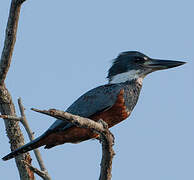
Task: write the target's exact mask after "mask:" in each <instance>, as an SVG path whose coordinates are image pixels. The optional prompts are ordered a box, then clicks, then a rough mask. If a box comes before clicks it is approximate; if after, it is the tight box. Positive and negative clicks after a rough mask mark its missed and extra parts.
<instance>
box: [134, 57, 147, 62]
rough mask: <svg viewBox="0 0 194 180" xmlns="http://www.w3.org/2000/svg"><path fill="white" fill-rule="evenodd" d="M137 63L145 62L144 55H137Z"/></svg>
mask: <svg viewBox="0 0 194 180" xmlns="http://www.w3.org/2000/svg"><path fill="white" fill-rule="evenodd" d="M134 62H135V63H140V64H141V63H144V62H145V59H144V58H142V57H135V60H134Z"/></svg>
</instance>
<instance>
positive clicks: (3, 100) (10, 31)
mask: <svg viewBox="0 0 194 180" xmlns="http://www.w3.org/2000/svg"><path fill="white" fill-rule="evenodd" d="M22 2H24V0H23V1H22V0H20V1H19V0H18V1H17V0H12V1H11V7H10V11H9V17H8V22H7V27H6V34H5V41H4V47H3V51H2V54H1V59H0V112H1V114H4V115H10V116H13V117H16V113H15V107H14V104H13V101H12V98H11V95H10V93H9V91H8V90H7V89H6V87H5V84H4V81H5V78H6V75H7V72H8V70H9V67H10V63H11V58H12V54H13V49H14V45H15V41H16V33H17V25H18V20H19V14H20V9H21V4H22ZM4 122H5V127H6V133H7V136H8V138H9V141H10V145H11V150H15V149H16V148H18V147H20V146H22V145H23V144H24V137H23V134H22V132H21V130H20V127H19V124H18V121H10V120H8V119H7V118H5V119H4ZM21 160H25V161H27V162H29V163H31V158H30V155H29V153H27V154H22V155H20V156H18V157H16V158H15V161H16V165H17V168H18V171H19V174H20V179H21V180H34V173H33V171H31V170H30V169H29V167H26V166H25V164H24V163H23V162H22V161H21Z"/></svg>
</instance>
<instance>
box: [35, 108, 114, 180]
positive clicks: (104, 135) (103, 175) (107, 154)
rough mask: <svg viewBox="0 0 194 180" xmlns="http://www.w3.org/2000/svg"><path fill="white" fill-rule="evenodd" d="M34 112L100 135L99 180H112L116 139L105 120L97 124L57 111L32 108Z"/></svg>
mask: <svg viewBox="0 0 194 180" xmlns="http://www.w3.org/2000/svg"><path fill="white" fill-rule="evenodd" d="M32 110H33V111H36V112H39V113H42V114H46V115H49V116H52V117H55V118H57V119H60V120H63V121H69V122H71V123H73V124H74V125H76V126H78V127H82V128H88V129H91V130H93V131H95V132H97V133H98V134H100V142H101V143H102V160H101V172H100V177H99V180H110V179H111V171H112V159H113V156H114V151H113V148H112V147H113V145H114V137H113V135H112V133H111V132H110V131H109V129H108V125H107V124H106V123H105V122H104V121H103V120H99V122H95V121H93V120H91V119H88V118H83V117H80V116H77V115H73V114H70V113H68V112H64V111H59V110H56V109H50V110H48V111H47V110H39V109H34V108H32Z"/></svg>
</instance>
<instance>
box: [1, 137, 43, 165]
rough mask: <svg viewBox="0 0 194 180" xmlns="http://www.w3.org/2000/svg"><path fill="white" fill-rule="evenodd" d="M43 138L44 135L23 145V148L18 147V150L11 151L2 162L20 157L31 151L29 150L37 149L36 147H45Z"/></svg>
mask: <svg viewBox="0 0 194 180" xmlns="http://www.w3.org/2000/svg"><path fill="white" fill-rule="evenodd" d="M45 137H46V134H43V135H42V136H40V137H38V138H36V139H34V140H33V141H31V142H29V143H27V144H25V145H24V146H21V147H19V148H18V149H16V150H14V151H12V152H11V153H9V154H8V155H6V156H5V157H3V158H2V159H3V160H4V161H7V160H9V159H12V158H14V157H16V156H18V155H20V154H23V153H26V152H28V151H31V150H33V149H36V148H38V147H40V146H43V145H45V144H44V139H45Z"/></svg>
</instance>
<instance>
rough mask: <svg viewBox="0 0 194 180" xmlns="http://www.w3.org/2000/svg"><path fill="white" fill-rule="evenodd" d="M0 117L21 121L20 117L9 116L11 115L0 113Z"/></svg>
mask: <svg viewBox="0 0 194 180" xmlns="http://www.w3.org/2000/svg"><path fill="white" fill-rule="evenodd" d="M0 118H3V119H10V120H14V121H21V118H20V117H16V116H11V115H0Z"/></svg>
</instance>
